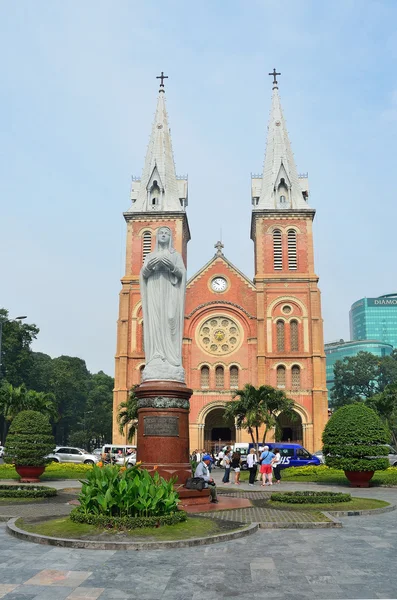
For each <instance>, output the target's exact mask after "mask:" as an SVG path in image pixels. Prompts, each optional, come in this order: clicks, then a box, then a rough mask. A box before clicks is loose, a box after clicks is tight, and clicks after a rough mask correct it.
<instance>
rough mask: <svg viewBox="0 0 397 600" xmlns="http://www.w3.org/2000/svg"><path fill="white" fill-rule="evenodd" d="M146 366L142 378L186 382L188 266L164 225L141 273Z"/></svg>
mask: <svg viewBox="0 0 397 600" xmlns="http://www.w3.org/2000/svg"><path fill="white" fill-rule="evenodd" d="M140 287H141V296H142V308H143V333H144V346H145V358H146V366H145V368H144V370H143V374H142V380H143V381H147V380H156V379H157V380H158V379H160V380H164V379H166V380H173V381H184V380H185V372H184V369H183V367H182V337H183V322H184V316H185V291H186V269H185V265H184V264H183V260H182V256H181V255H180V254H179V252H177V251H176V250H175V248H174V247H173V244H172V233H171V230H170V229H169V228H168V227H160V228H159V229H158V230H157V235H156V248H155V250H154V252H150V254H148V255H147V256H146V258H145V262H144V264H143V267H142V269H141V273H140Z"/></svg>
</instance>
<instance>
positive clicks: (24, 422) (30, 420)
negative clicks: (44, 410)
mask: <svg viewBox="0 0 397 600" xmlns="http://www.w3.org/2000/svg"><path fill="white" fill-rule="evenodd" d="M54 448H55V441H54V436H53V435H52V429H51V425H50V422H49V420H48V418H47V417H46V416H45V415H43V414H41V413H40V412H38V411H36V410H23V411H21V412H20V413H18V414H17V416H16V417H15V418H14V420H13V421H12V423H11V426H10V430H9V432H8V435H7V439H6V446H5V449H4V460H5V462H6V463H13V464H15V465H21V466H25V467H43V466H44V465H46V464H47V463H48V460H47V459H46V458H45V457H46V456H47V454H49V453H50V452H52V451H53V450H54Z"/></svg>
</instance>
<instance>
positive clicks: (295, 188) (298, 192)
mask: <svg viewBox="0 0 397 600" xmlns="http://www.w3.org/2000/svg"><path fill="white" fill-rule="evenodd" d="M269 75H271V76H272V77H273V93H272V107H271V110H270V119H269V125H268V134H267V145H266V154H265V161H264V165H263V176H262V185H261V189H260V194H259V196H258V197H257V198H256V201H255V203H254V209H258V210H261V209H270V210H272V209H291V210H301V209H307V208H309V206H308V203H307V202H306V196H307V193H306V191H303V190H302V187H303V186H301V184H300V181H299V176H298V172H297V170H296V166H295V161H294V156H293V153H292V150H291V144H290V141H289V137H288V131H287V127H286V123H285V119H284V115H283V111H282V108H281V103H280V97H279V94H278V82H277V79H276V77H277V75H281V73H277V72H276V69H273V72H272V73H269Z"/></svg>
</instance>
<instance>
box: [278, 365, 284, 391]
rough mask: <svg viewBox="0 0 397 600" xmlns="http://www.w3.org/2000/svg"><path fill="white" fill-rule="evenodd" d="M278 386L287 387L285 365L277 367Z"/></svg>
mask: <svg viewBox="0 0 397 600" xmlns="http://www.w3.org/2000/svg"><path fill="white" fill-rule="evenodd" d="M277 387H279V388H285V367H283V366H279V367H277Z"/></svg>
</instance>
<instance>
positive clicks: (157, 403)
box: [135, 381, 193, 485]
mask: <svg viewBox="0 0 397 600" xmlns="http://www.w3.org/2000/svg"><path fill="white" fill-rule="evenodd" d="M192 393H193V391H192V390H191V389H190V388H187V387H186V385H185V384H184V383H180V382H178V381H145V382H144V383H141V385H139V386H138V387H137V388H135V395H136V396H137V398H138V407H139V408H138V435H137V446H138V448H137V460H138V461H142V466H143V467H145V469H147V470H148V471H153V470H155V467H157V471H158V473H159V475H161V476H162V477H164V478H165V479H170V478H171V477H177V484H181V485H184V484H185V482H186V479H187V478H188V477H191V476H192V471H191V467H190V458H189V398H190V396H191V395H192Z"/></svg>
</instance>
